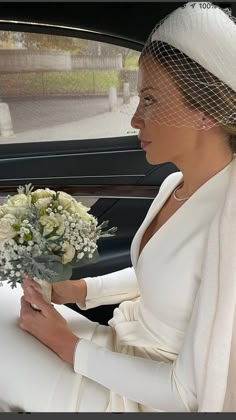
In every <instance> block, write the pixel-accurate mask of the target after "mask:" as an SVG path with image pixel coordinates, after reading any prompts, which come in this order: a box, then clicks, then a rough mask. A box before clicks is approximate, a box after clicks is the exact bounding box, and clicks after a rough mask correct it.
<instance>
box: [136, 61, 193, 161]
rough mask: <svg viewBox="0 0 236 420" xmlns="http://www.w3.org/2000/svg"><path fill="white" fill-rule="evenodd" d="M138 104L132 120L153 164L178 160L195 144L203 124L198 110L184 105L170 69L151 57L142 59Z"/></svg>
mask: <svg viewBox="0 0 236 420" xmlns="http://www.w3.org/2000/svg"><path fill="white" fill-rule="evenodd" d="M138 91H139V98H140V99H139V105H138V107H137V110H136V112H135V114H134V115H133V118H132V120H131V125H132V127H134V128H136V129H139V139H140V141H141V147H142V148H143V149H144V150H145V151H146V158H147V161H148V162H149V163H150V164H159V163H164V162H174V163H176V162H178V160H179V157H182V156H183V154H186V153H188V151H190V150H191V149H192V148H193V147H194V145H196V138H197V135H198V132H199V130H196V129H194V128H189V127H183V125H184V124H186V122H188V124H189V125H192V126H193V125H194V124H195V125H196V124H197V123H198V124H200V116H199V114H200V113H199V112H198V111H192V110H191V109H189V108H187V107H186V106H185V105H184V102H183V98H182V95H181V93H180V91H179V90H178V88H177V87H176V85H175V82H174V81H173V79H172V78H171V77H170V76H169V74H168V73H167V71H166V70H165V69H163V67H161V66H160V65H159V64H158V63H157V62H155V61H154V60H153V59H152V58H151V57H149V56H145V57H143V58H142V60H141V64H140V68H139V76H138Z"/></svg>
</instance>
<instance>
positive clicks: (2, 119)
mask: <svg viewBox="0 0 236 420" xmlns="http://www.w3.org/2000/svg"><path fill="white" fill-rule="evenodd" d="M138 58H139V53H138V52H137V51H134V50H131V49H128V48H123V47H119V46H116V45H110V44H106V43H102V42H98V41H90V40H85V39H78V38H70V37H64V36H55V35H43V34H34V33H25V32H13V31H12V32H10V31H0V141H1V143H2V144H3V143H25V142H34V141H35V142H37V141H52V140H78V139H94V138H107V137H115V136H116V137H117V136H127V135H131V134H134V133H136V132H137V130H134V129H133V128H132V127H131V125H130V119H131V116H132V112H131V109H132V110H133V109H134V108H135V106H136V104H137V103H138V97H137V90H136V89H137V72H138Z"/></svg>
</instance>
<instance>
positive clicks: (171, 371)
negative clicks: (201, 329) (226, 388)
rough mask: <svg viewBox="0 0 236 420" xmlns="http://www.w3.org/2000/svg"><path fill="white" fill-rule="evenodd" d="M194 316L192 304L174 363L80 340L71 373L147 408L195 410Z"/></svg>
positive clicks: (196, 408)
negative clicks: (190, 316)
mask: <svg viewBox="0 0 236 420" xmlns="http://www.w3.org/2000/svg"><path fill="white" fill-rule="evenodd" d="M196 313H197V305H196V302H195V308H194V311H193V314H192V318H191V321H190V323H189V326H188V330H187V333H186V336H185V340H184V343H183V346H182V349H181V352H180V353H179V355H178V356H177V358H176V360H175V361H174V362H173V363H172V362H169V363H168V362H158V361H154V360H150V359H144V358H141V357H136V356H132V355H128V354H121V353H115V352H112V351H110V350H107V349H104V348H102V347H100V346H98V345H97V344H95V343H91V342H89V341H87V340H84V339H81V340H80V341H79V342H78V344H77V347H76V350H75V354H74V370H75V372H77V373H79V374H82V375H84V376H86V377H88V378H90V379H92V380H94V381H96V382H98V383H99V384H101V385H103V386H105V387H107V388H108V389H110V390H112V391H113V392H115V393H116V394H119V395H122V396H124V397H126V398H128V399H130V400H132V401H136V402H138V403H140V404H143V405H146V406H148V407H151V408H154V409H155V408H156V409H159V410H162V411H169V412H181V411H183V412H185V411H187V412H188V411H191V412H192V411H197V410H198V401H197V395H196V384H195V374H194V362H193V359H194V356H193V354H194V351H196V348H195V346H196V343H195V340H194V334H195V316H196ZM200 347H201V346H200Z"/></svg>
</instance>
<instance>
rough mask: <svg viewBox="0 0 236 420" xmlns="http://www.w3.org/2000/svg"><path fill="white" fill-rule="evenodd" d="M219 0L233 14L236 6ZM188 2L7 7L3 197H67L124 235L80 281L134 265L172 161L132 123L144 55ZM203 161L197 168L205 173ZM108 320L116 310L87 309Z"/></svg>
mask: <svg viewBox="0 0 236 420" xmlns="http://www.w3.org/2000/svg"><path fill="white" fill-rule="evenodd" d="M214 4H216V5H218V6H220V7H222V8H231V10H232V14H233V15H234V16H236V10H235V9H236V3H233V2H231V3H223V2H222V3H219V2H214ZM181 5H182V6H183V5H184V3H183V2H167V3H165V2H155V1H154V2H144V1H141V2H139V1H136V2H97V3H95V2H90V1H87V2H32V3H29V2H20V3H16V2H3V3H1V15H0V86H1V89H0V199H1V200H0V201H1V203H2V202H3V201H4V199H5V198H6V196H8V195H9V194H12V193H15V192H16V190H17V188H18V187H19V186H20V185H25V184H29V183H32V184H33V185H34V186H35V187H37V188H45V187H49V188H51V189H53V190H62V191H65V192H67V193H69V194H71V195H73V197H75V198H76V199H77V200H78V201H81V202H82V203H83V204H85V205H86V206H88V207H89V208H90V209H91V210H90V211H91V213H92V214H93V215H94V216H95V217H96V218H97V219H98V222H99V224H100V223H102V222H103V221H106V220H108V221H109V226H111V227H112V226H116V227H117V233H116V234H115V235H114V236H112V237H108V238H102V239H101V240H100V241H99V246H98V251H99V255H100V257H99V259H98V260H97V261H96V262H92V261H91V263H89V264H84V265H82V266H81V267H77V268H75V269H74V271H73V276H72V280H74V279H80V278H83V277H86V276H91V277H92V276H99V275H103V274H106V273H109V272H112V271H116V270H121V269H123V268H126V267H129V266H130V265H131V260H130V245H131V242H132V239H133V237H134V235H135V233H136V231H137V229H138V228H139V225H140V224H141V222H142V221H143V219H144V217H145V214H146V212H147V210H148V208H149V207H150V205H151V203H152V200H153V199H154V197H155V196H156V194H157V193H158V190H159V187H160V185H161V183H162V182H163V181H164V179H165V178H166V177H167V176H168V175H169V174H171V173H172V172H176V171H178V168H176V167H175V166H174V165H173V164H172V163H171V162H166V163H164V164H161V165H156V166H152V165H150V164H149V163H148V162H147V161H146V159H145V151H144V150H142V149H141V147H140V141H139V139H138V131H137V130H135V129H133V128H132V126H131V125H130V120H131V117H132V113H133V112H134V111H135V107H136V106H137V74H138V58H139V55H140V52H141V50H142V48H143V45H144V43H145V40H146V39H147V37H148V35H149V33H150V32H151V30H152V29H153V27H154V26H155V25H156V24H157V23H158V22H159V21H161V20H162V19H164V18H165V17H166V16H167V15H168V14H169V13H171V12H172V11H173V10H175V9H176V8H177V7H179V6H181ZM197 167H198V162H196V170H197ZM68 306H69V307H71V308H72V309H73V310H76V311H78V312H82V313H83V314H84V315H85V316H87V317H88V318H89V319H91V320H96V321H98V322H100V323H101V324H107V322H108V320H109V319H110V318H111V316H112V312H113V310H114V308H115V307H116V305H109V306H100V307H98V308H94V309H90V310H87V311H85V312H84V311H82V310H81V309H80V308H79V307H78V306H77V305H75V304H68Z"/></svg>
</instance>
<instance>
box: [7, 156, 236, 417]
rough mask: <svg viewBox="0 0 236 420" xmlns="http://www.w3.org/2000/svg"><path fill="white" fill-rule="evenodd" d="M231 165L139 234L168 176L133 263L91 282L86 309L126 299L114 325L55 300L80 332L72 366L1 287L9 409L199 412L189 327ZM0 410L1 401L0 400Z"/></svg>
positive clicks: (13, 293) (175, 178)
mask: <svg viewBox="0 0 236 420" xmlns="http://www.w3.org/2000/svg"><path fill="white" fill-rule="evenodd" d="M229 169H230V164H229V165H228V166H227V167H226V168H224V169H223V170H222V171H220V172H219V173H218V174H217V175H215V176H214V177H212V178H211V179H210V180H208V181H207V182H206V183H205V184H204V185H203V186H202V187H201V188H199V189H198V190H197V191H196V192H195V193H194V194H193V196H192V197H191V198H190V199H189V200H188V201H187V202H186V203H184V205H183V206H182V207H180V208H179V209H178V210H177V211H176V213H174V215H173V216H172V217H171V218H170V219H169V220H168V221H167V222H166V223H165V224H164V225H163V226H162V227H161V228H160V229H159V230H158V231H157V232H156V234H154V235H153V237H152V238H151V239H150V240H149V242H148V243H147V244H146V246H145V247H144V249H143V250H142V252H141V255H140V256H139V257H138V254H139V247H140V242H141V238H142V236H143V233H144V232H145V230H146V228H147V227H148V226H149V224H150V222H151V221H152V219H153V218H154V216H155V215H156V214H157V213H158V211H159V209H160V208H161V207H162V205H163V204H164V202H165V201H166V200H167V198H168V197H169V196H170V194H171V193H172V192H173V190H174V188H176V186H177V185H178V184H179V183H180V182H181V180H182V174H181V173H175V174H172V175H170V176H169V177H167V178H166V180H165V181H164V183H163V184H162V186H161V189H160V192H159V194H158V195H157V197H156V199H155V200H154V201H153V203H152V205H151V207H150V209H149V211H148V213H147V216H146V218H145V220H144V222H143V224H142V225H141V227H140V229H139V230H138V232H137V234H136V236H135V238H134V240H133V242H132V246H131V259H132V264H133V267H131V268H127V269H124V270H121V271H118V272H115V273H112V274H108V275H105V276H99V277H94V278H87V279H86V282H87V287H88V294H87V299H86V308H85V309H88V308H91V307H95V306H98V305H103V304H111V303H120V302H122V303H121V304H120V305H119V308H116V309H115V311H114V316H113V318H112V319H111V320H110V321H109V324H110V326H102V325H99V324H98V323H94V322H91V321H89V320H88V319H86V318H85V317H83V316H82V315H80V314H78V313H76V312H74V311H72V310H70V309H69V308H67V307H65V306H62V305H56V309H57V310H58V311H59V312H60V313H61V314H62V315H63V316H64V317H65V318H66V319H67V321H68V324H69V326H70V328H71V329H72V330H73V331H74V333H75V334H76V335H78V336H79V337H80V338H82V339H81V340H80V341H79V343H78V345H77V347H76V351H75V355H74V371H73V368H72V367H71V366H70V365H68V364H67V363H65V362H63V361H62V360H61V359H60V358H59V357H58V356H56V355H55V354H54V353H53V352H52V351H51V350H50V349H48V348H47V347H46V346H44V345H43V344H41V343H40V342H39V341H38V340H36V339H35V338H34V337H32V336H31V335H30V334H28V333H26V332H24V331H22V330H21V329H20V328H19V327H18V319H19V310H20V295H21V294H22V292H21V288H20V287H18V288H17V289H16V290H11V289H10V287H9V286H8V285H4V287H2V288H1V289H0V337H1V345H0V399H1V400H2V403H3V404H4V406H3V407H6V406H7V407H8V408H9V410H11V411H14V410H15V411H21V410H24V411H31V412H60V411H61V412H86V411H90V412H104V411H107V412H142V411H145V412H147V411H174V412H176V411H197V409H198V399H197V395H196V384H195V380H194V371H193V361H192V355H191V352H190V350H189V349H190V345H189V343H190V341H191V333H192V332H191V330H190V329H188V326H189V324H190V320H191V315H192V311H193V306H194V302H195V299H196V296H197V292H198V289H199V285H200V282H201V268H202V261H203V257H204V252H205V248H206V240H207V235H208V230H209V225H210V222H211V220H212V218H213V217H214V215H215V214H216V212H217V209H218V208H219V206H220V205H221V203H222V202H223V201H224V196H225V191H226V187H227V184H228V180H229V173H230V170H229ZM0 410H1V401H0Z"/></svg>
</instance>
